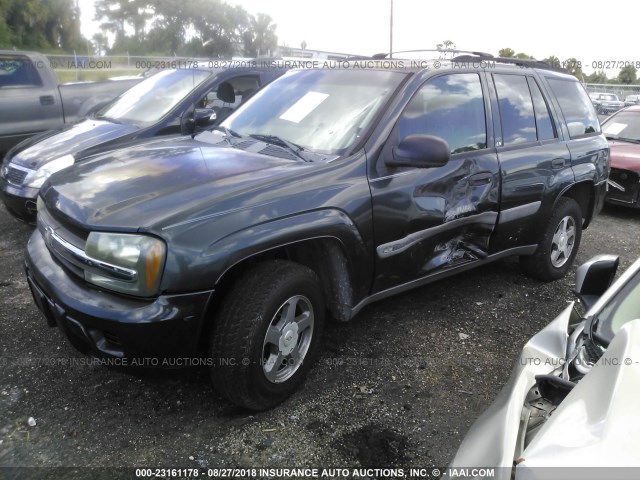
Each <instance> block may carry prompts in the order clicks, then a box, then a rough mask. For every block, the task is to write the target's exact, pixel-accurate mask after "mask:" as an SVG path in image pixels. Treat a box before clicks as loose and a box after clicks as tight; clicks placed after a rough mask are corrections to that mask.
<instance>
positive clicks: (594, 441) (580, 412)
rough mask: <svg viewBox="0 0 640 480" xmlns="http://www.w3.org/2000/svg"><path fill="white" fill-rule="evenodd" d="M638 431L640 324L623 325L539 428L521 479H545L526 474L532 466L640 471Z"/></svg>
mask: <svg viewBox="0 0 640 480" xmlns="http://www.w3.org/2000/svg"><path fill="white" fill-rule="evenodd" d="M638 432H640V319H638V320H633V321H631V322H627V323H626V324H624V325H623V327H622V328H621V329H620V331H619V332H618V333H617V334H616V336H615V337H614V338H613V341H612V342H611V344H610V345H609V347H608V348H607V350H606V352H605V353H604V355H603V356H602V358H601V359H600V360H599V361H598V363H597V364H596V365H595V366H594V367H593V368H592V369H591V371H590V372H589V373H588V374H587V375H586V376H585V377H584V378H583V379H582V380H580V382H578V384H577V385H576V386H575V387H574V388H573V390H572V391H571V393H569V395H568V396H567V397H566V398H565V399H564V401H563V402H562V403H561V404H560V405H559V406H558V408H557V409H556V410H555V412H554V413H553V415H552V416H551V418H549V420H548V421H547V422H546V423H545V424H544V426H543V427H542V428H541V429H540V432H538V434H537V435H536V436H535V437H534V438H533V440H532V441H531V443H530V444H529V445H528V446H527V448H526V449H525V451H524V452H523V454H522V458H523V459H524V461H523V462H522V463H520V464H519V465H518V467H517V469H516V472H517V473H516V478H543V477H539V476H537V475H533V476H532V475H531V474H529V473H528V472H525V470H530V468H531V467H598V466H600V467H612V466H615V467H640V437H639V435H638ZM531 473H533V472H531ZM636 473H638V472H636ZM521 475H522V477H521Z"/></svg>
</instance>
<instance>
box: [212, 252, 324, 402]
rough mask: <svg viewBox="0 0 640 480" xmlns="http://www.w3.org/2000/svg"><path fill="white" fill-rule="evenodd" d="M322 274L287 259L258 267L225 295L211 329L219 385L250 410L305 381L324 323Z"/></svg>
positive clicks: (278, 399) (214, 373) (279, 399)
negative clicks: (320, 279)
mask: <svg viewBox="0 0 640 480" xmlns="http://www.w3.org/2000/svg"><path fill="white" fill-rule="evenodd" d="M324 311H325V306H324V300H323V296H322V288H321V286H320V281H319V279H318V276H317V275H316V274H315V272H313V271H312V270H311V269H309V268H307V267H305V266H302V265H299V264H296V263H293V262H289V261H285V260H272V261H268V262H265V263H262V264H260V265H258V266H257V267H255V268H253V269H252V270H250V271H248V272H247V273H246V274H245V275H244V276H242V277H241V278H240V279H239V280H238V281H237V282H236V284H235V286H234V287H233V290H232V291H231V292H230V294H229V295H228V296H227V297H226V299H225V301H224V302H223V305H222V308H221V310H220V315H219V318H217V319H216V324H215V326H214V328H213V329H212V333H211V338H210V343H209V355H210V358H211V359H212V366H211V368H210V373H211V378H212V380H213V382H214V386H215V388H216V389H217V390H218V391H219V392H220V393H221V394H222V395H223V396H224V397H226V398H227V399H228V400H230V401H231V402H233V403H235V404H237V405H241V406H243V407H246V408H249V409H252V410H265V409H268V408H271V407H273V406H275V405H277V404H279V403H281V402H282V401H284V400H285V399H286V398H287V397H289V396H290V395H291V394H292V393H293V392H294V391H295V390H296V389H297V388H298V387H299V386H300V384H301V383H302V382H303V380H304V377H305V376H306V373H307V371H308V370H309V368H310V367H311V363H312V362H313V359H314V357H315V355H316V351H317V347H318V345H319V343H320V337H321V336H322V330H323V323H324Z"/></svg>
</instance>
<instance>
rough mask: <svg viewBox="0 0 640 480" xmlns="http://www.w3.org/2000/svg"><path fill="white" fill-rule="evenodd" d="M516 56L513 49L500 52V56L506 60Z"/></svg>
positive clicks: (504, 49)
mask: <svg viewBox="0 0 640 480" xmlns="http://www.w3.org/2000/svg"><path fill="white" fill-rule="evenodd" d="M515 54H516V52H515V51H514V50H513V49H511V48H503V49H501V50H499V51H498V56H499V57H504V58H512V57H514V56H515Z"/></svg>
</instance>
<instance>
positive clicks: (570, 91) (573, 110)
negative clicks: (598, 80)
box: [547, 78, 600, 138]
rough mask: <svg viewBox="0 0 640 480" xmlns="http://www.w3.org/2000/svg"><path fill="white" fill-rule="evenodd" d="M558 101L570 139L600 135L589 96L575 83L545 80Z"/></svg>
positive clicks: (596, 116) (555, 79) (596, 117)
mask: <svg viewBox="0 0 640 480" xmlns="http://www.w3.org/2000/svg"><path fill="white" fill-rule="evenodd" d="M547 81H548V82H549V85H550V86H551V90H552V91H553V93H554V94H555V96H556V98H557V99H558V103H559V104H560V110H562V114H563V115H564V119H565V121H566V122H567V127H568V128H569V136H570V137H571V138H576V137H580V136H582V135H589V134H592V133H600V122H598V115H597V114H596V111H595V109H594V108H593V104H592V103H591V100H589V95H587V92H586V91H585V89H584V88H583V87H582V85H580V84H579V83H578V82H577V81H576V82H574V81H572V80H561V79H558V78H547Z"/></svg>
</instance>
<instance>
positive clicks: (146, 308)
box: [25, 230, 213, 366]
mask: <svg viewBox="0 0 640 480" xmlns="http://www.w3.org/2000/svg"><path fill="white" fill-rule="evenodd" d="M25 257H26V260H25V270H26V275H27V281H28V283H29V288H30V289H31V293H32V294H33V298H34V301H35V303H36V305H37V306H38V308H39V309H40V311H41V312H42V313H43V315H44V316H45V318H46V320H47V323H48V324H49V325H50V326H56V325H57V326H58V327H60V328H61V330H63V332H64V333H65V335H66V336H67V338H68V339H69V340H70V341H71V343H72V344H73V345H74V346H75V347H76V348H77V349H78V350H80V351H82V352H84V353H87V352H92V353H93V354H95V355H98V356H100V357H116V358H127V359H129V360H131V361H129V362H128V363H129V364H133V363H134V362H133V361H132V360H133V359H136V361H138V362H139V364H140V365H152V366H156V365H159V366H161V365H162V363H161V361H162V360H163V359H169V358H194V357H195V356H197V355H198V353H199V345H200V343H199V341H200V337H201V333H202V331H203V328H204V324H205V313H206V311H207V306H208V305H209V300H210V298H211V296H212V294H213V291H203V292H197V293H190V294H183V295H161V296H160V297H158V298H151V299H136V298H130V297H123V296H119V295H115V294H112V293H107V292H104V291H102V290H99V289H97V288H94V287H92V286H90V285H88V284H87V283H86V282H84V281H83V280H82V279H80V278H77V277H75V276H74V275H73V274H69V273H67V272H66V271H65V270H64V269H63V268H62V267H61V266H60V265H59V264H58V263H57V262H56V261H55V260H54V259H53V258H52V257H51V255H50V253H49V250H48V249H47V247H46V245H45V243H44V240H43V239H42V235H41V234H40V232H39V231H37V230H36V231H35V232H34V233H33V234H32V235H31V238H30V239H29V242H28V243H27V249H26V255H25Z"/></svg>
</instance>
